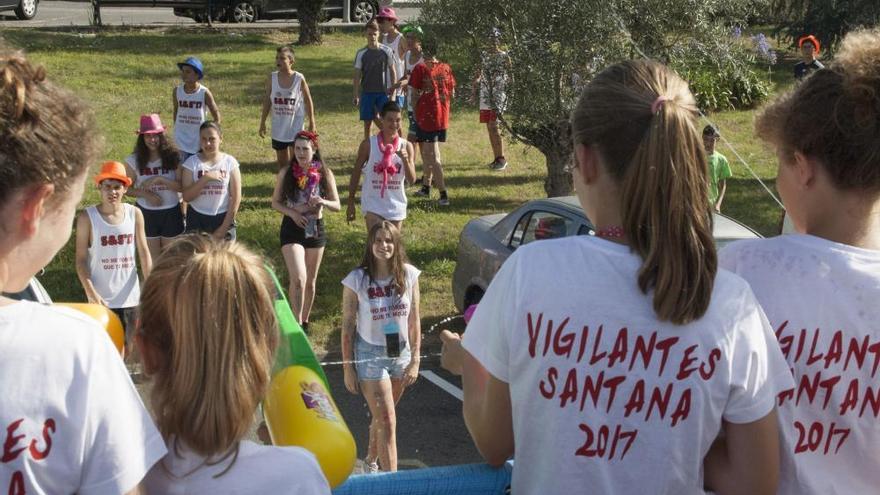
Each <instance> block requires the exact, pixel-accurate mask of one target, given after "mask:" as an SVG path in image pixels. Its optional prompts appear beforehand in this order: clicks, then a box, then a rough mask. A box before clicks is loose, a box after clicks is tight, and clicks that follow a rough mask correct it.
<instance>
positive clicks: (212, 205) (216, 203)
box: [183, 153, 239, 216]
mask: <svg viewBox="0 0 880 495" xmlns="http://www.w3.org/2000/svg"><path fill="white" fill-rule="evenodd" d="M183 167H184V168H185V169H187V170H189V171H190V172H192V180H193V183H195V182H197V181H198V180H199V179H200V178H201V177H202V176H203V175H205V174H206V173H208V172H212V171H214V170H218V171H220V176H221V179H220V180H219V181H217V180H212V181H209V182H208V183H207V184H205V187H203V188H202V191H201V192H200V193H199V195H198V197H196V199H194V200H192V201H190V202H189V207H190V208H193V209H195V210H196V211H197V212H199V213H201V214H202V215H209V216H214V215H219V214H221V213H226V210H228V209H229V181H230V179H231V178H232V171H233V170H235V169H237V168H239V165H238V160H236V159H235V158H234V157H233V156H232V155H228V154H226V153H219V154H218V155H217V157H216V159H215V160H214V163H210V162H205V161H203V160H202V158H201V154H200V153H196V154H195V155H193V156H191V157H189V158H187V160H186V161H185V162H184V163H183Z"/></svg>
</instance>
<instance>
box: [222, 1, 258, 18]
mask: <svg viewBox="0 0 880 495" xmlns="http://www.w3.org/2000/svg"><path fill="white" fill-rule="evenodd" d="M226 20H227V21H229V22H236V23H241V22H254V21H256V20H257V8H256V7H254V4H253V3H251V2H248V1H240V0H239V1H235V2H233V3H232V4H231V6H230V7H229V13H228V14H226Z"/></svg>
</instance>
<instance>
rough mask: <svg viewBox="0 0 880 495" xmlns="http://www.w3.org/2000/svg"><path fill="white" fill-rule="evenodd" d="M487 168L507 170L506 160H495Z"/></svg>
mask: <svg viewBox="0 0 880 495" xmlns="http://www.w3.org/2000/svg"><path fill="white" fill-rule="evenodd" d="M489 166H490V167H491V168H492V170H495V171H501V170H504V169H505V168H507V160H495V161H494V162H492V164H491V165H489Z"/></svg>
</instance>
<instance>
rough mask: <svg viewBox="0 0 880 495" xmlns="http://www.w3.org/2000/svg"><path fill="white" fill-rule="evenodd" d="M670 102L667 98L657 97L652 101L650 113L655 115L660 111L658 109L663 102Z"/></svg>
mask: <svg viewBox="0 0 880 495" xmlns="http://www.w3.org/2000/svg"><path fill="white" fill-rule="evenodd" d="M671 100H672V98H669V97H667V96H658V97H657V99H656V100H654V103H651V113H652V114H656V113H657V112H659V111H660V107H661V106H662V105H663V102H665V101H671Z"/></svg>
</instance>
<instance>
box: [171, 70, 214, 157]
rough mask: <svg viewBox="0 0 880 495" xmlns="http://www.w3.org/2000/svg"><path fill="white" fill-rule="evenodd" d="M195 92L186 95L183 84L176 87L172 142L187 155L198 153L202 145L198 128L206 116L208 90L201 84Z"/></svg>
mask: <svg viewBox="0 0 880 495" xmlns="http://www.w3.org/2000/svg"><path fill="white" fill-rule="evenodd" d="M196 84H198V87H197V88H196V90H195V91H194V92H192V93H187V92H186V90H184V89H183V83H180V84H179V85H178V86H177V90H176V91H175V93H174V94H175V97H176V98H177V119H175V121H174V141H175V142H176V143H177V147H178V148H179V149H180V150H182V151H185V152H187V153H198V152H199V149H201V147H202V145H201V143H200V141H199V128H200V127H201V126H202V124H203V123H204V122H205V120H206V119H207V116H208V105H207V103H206V102H205V97H206V95H207V93H208V88H206V87H205V86H203V85H202V84H201V83H196Z"/></svg>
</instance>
